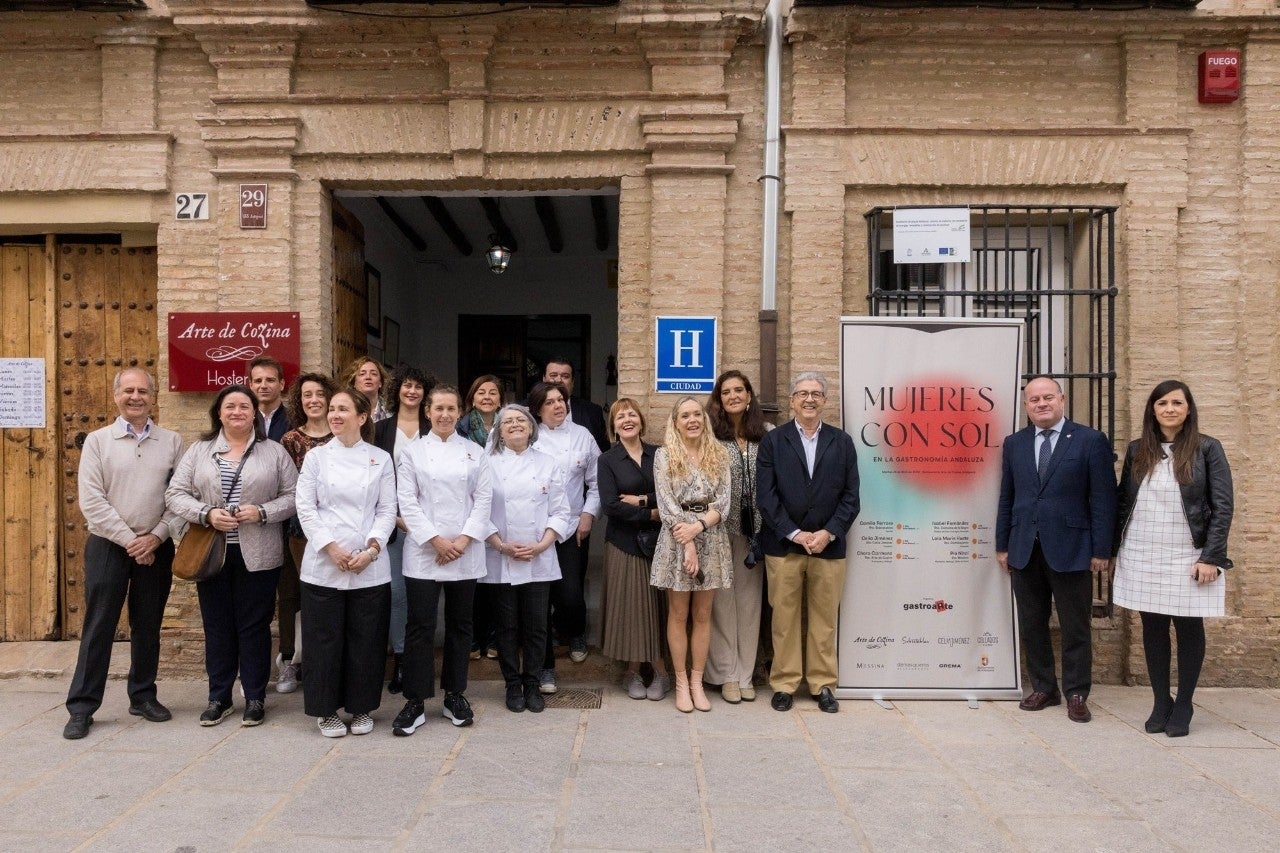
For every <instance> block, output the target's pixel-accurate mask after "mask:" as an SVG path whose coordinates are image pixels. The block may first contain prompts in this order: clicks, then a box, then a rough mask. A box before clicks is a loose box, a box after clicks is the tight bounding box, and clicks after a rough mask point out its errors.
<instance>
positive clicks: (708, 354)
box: [653, 317, 718, 394]
mask: <svg viewBox="0 0 1280 853" xmlns="http://www.w3.org/2000/svg"><path fill="white" fill-rule="evenodd" d="M716 323H717V321H716V318H715V317H658V318H657V319H656V321H655V330H656V339H655V347H654V352H655V354H656V355H655V357H656V359H657V363H656V364H655V365H654V371H653V374H654V377H655V379H656V382H655V386H654V390H656V391H658V392H660V393H666V394H706V393H708V392H710V391H711V389H712V387H713V386H714V385H715V384H716V350H717V347H716V344H717V343H718V342H717V340H716Z"/></svg>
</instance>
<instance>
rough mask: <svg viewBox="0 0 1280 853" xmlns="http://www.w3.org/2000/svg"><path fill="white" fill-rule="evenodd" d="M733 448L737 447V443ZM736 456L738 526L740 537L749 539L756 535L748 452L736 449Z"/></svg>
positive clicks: (753, 493) (754, 501) (754, 498)
mask: <svg viewBox="0 0 1280 853" xmlns="http://www.w3.org/2000/svg"><path fill="white" fill-rule="evenodd" d="M734 446H735V447H737V442H735V443H734ZM738 454H739V455H740V456H741V457H742V506H740V507H738V526H739V527H741V528H742V535H743V536H745V537H747V538H748V539H750V538H751V537H753V536H755V535H756V515H755V512H754V511H753V508H754V507H755V503H756V495H755V489H753V488H752V484H751V472H750V471H749V470H748V468H749V467H750V465H749V464H748V463H749V462H750V452H749V451H748V450H743V449H742V448H741V447H738Z"/></svg>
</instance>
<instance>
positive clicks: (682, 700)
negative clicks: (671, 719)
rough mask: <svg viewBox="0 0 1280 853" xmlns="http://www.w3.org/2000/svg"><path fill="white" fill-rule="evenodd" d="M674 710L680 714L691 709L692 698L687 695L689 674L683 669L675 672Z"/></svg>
mask: <svg viewBox="0 0 1280 853" xmlns="http://www.w3.org/2000/svg"><path fill="white" fill-rule="evenodd" d="M676 710H677V711H679V712H681V713H682V714H687V713H689V712H690V711H692V710H693V699H691V698H690V697H689V676H688V674H687V673H686V672H685V671H684V670H683V669H682V670H680V671H679V672H677V673H676Z"/></svg>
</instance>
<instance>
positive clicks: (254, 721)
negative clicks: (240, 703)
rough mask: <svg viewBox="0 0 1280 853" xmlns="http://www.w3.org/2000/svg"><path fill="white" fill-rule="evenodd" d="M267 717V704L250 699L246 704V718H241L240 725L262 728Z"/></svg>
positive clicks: (259, 700)
mask: <svg viewBox="0 0 1280 853" xmlns="http://www.w3.org/2000/svg"><path fill="white" fill-rule="evenodd" d="M266 716H267V705H266V703H265V702H264V701H263V700H261V699H249V700H247V701H246V702H245V703H244V716H243V717H241V718H240V725H242V726H260V725H262V721H263V719H265V718H266Z"/></svg>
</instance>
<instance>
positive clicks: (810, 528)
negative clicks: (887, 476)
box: [756, 373, 859, 714]
mask: <svg viewBox="0 0 1280 853" xmlns="http://www.w3.org/2000/svg"><path fill="white" fill-rule="evenodd" d="M826 404H827V380H826V379H824V378H823V376H822V374H821V373H801V374H800V375H799V376H797V377H796V378H795V379H794V380H792V382H791V411H792V413H793V414H794V415H795V417H794V419H793V420H791V421H788V422H787V423H785V424H783V425H782V426H780V427H778V428H777V429H775V430H772V431H770V432H767V433H765V436H764V439H763V440H762V441H761V442H760V450H759V451H758V453H757V456H756V502H757V505H758V506H759V507H760V516H761V518H762V520H763V524H762V525H761V530H760V545H761V547H762V548H763V549H764V554H765V558H764V559H765V570H766V572H767V573H768V575H767V576H768V579H769V604H770V605H772V606H773V667H772V668H771V670H770V672H769V684H770V685H771V686H772V687H773V690H774V694H773V700H772V702H771V704H772V705H773V708H774V710H776V711H787V710H790V708H791V697H792V694H793V693H795V692H796V690H797V689H798V688H799V687H800V681H801V679H802V678H803V680H805V681H806V682H808V686H809V693H810V694H811V695H812V696H813V697H814V698H815V699H817V700H818V707H819V708H820V709H821V710H823V711H825V712H827V713H829V714H834V713H835V712H836V711H838V710H840V703H839V702H837V701H836V697H835V695H834V694H833V693H832V692H831V689H832V688H833V687H835V685H836V676H837V670H836V616H837V614H838V613H839V610H840V599H841V597H842V596H843V595H844V575H845V558H844V555H845V543H846V542H847V540H848V533H849V527H850V526H852V524H853V520H854V519H855V518H857V516H858V508H859V506H858V456H857V451H856V450H855V449H854V446H853V439H851V438H850V437H849V434H848V433H847V432H845V431H844V430H841V429H837V428H836V427H833V426H831V425H829V424H824V423H823V422H822V410H823V407H825V406H826ZM806 603H807V604H808V608H809V630H808V634H807V635H805V634H802V633H801V630H800V621H801V620H800V615H801V611H802V609H803V606H804V605H805V604H806Z"/></svg>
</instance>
